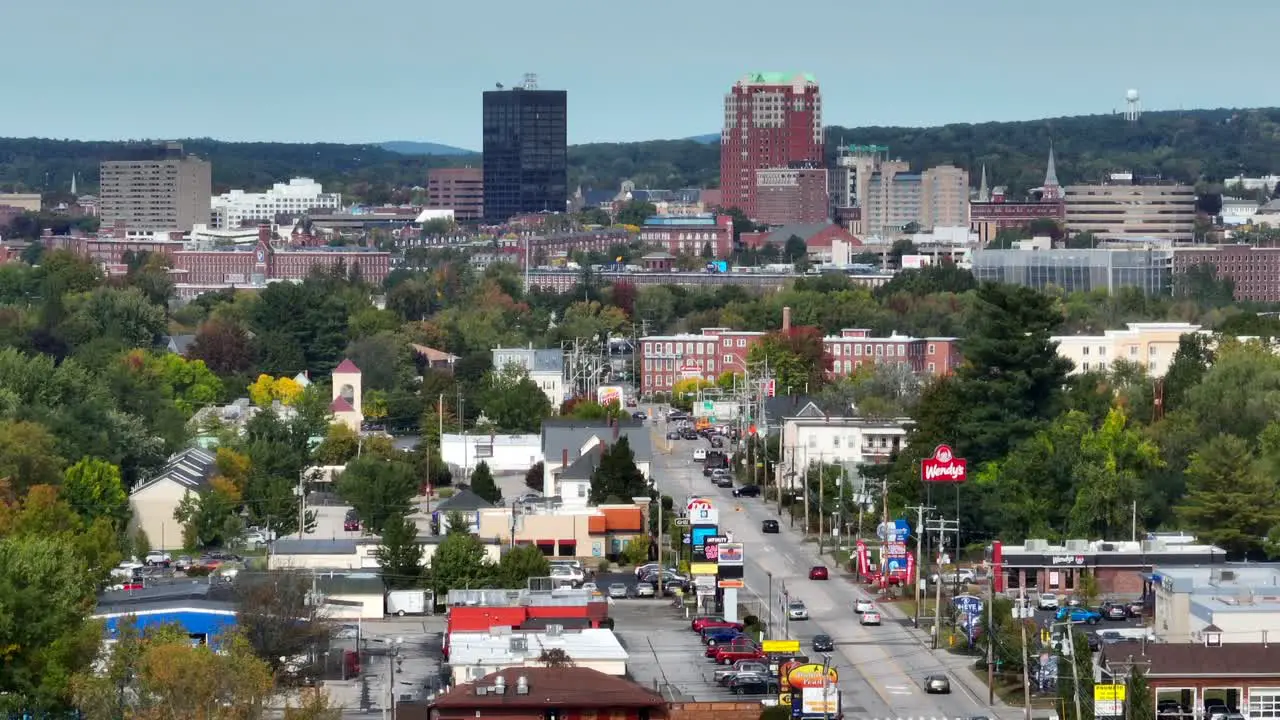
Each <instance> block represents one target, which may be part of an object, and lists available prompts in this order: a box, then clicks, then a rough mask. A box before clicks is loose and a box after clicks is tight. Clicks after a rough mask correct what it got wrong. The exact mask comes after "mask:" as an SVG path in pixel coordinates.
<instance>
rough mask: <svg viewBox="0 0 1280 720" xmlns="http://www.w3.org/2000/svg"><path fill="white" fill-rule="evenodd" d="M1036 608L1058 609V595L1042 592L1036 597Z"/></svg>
mask: <svg viewBox="0 0 1280 720" xmlns="http://www.w3.org/2000/svg"><path fill="white" fill-rule="evenodd" d="M1036 608H1037V609H1039V610H1057V609H1058V596H1057V595H1055V594H1053V593H1040V595H1038V596H1037V597H1036Z"/></svg>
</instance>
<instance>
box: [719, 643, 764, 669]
mask: <svg viewBox="0 0 1280 720" xmlns="http://www.w3.org/2000/svg"><path fill="white" fill-rule="evenodd" d="M711 657H713V658H715V661H716V663H717V664H719V665H732V664H734V663H735V662H737V661H739V660H763V659H764V651H763V650H761V649H760V646H759V645H756V644H755V643H740V644H730V645H718V646H716V652H715V654H714V655H712V656H711Z"/></svg>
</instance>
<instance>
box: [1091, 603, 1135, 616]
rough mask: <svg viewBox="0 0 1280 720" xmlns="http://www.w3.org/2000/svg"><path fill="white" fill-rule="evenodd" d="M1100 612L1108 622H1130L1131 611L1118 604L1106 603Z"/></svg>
mask: <svg viewBox="0 0 1280 720" xmlns="http://www.w3.org/2000/svg"><path fill="white" fill-rule="evenodd" d="M1098 612H1099V613H1100V614H1101V615H1102V617H1104V618H1106V619H1108V620H1128V619H1129V610H1128V608H1126V607H1125V606H1124V605H1122V604H1120V603H1118V602H1105V603H1103V604H1102V607H1101V608H1099V610H1098Z"/></svg>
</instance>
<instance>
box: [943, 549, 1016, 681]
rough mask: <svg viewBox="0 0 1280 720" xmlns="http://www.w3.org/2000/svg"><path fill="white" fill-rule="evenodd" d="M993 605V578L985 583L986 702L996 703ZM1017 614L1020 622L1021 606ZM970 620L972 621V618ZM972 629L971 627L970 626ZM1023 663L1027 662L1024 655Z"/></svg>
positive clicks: (958, 568)
mask: <svg viewBox="0 0 1280 720" xmlns="http://www.w3.org/2000/svg"><path fill="white" fill-rule="evenodd" d="M959 574H960V567H959V565H957V566H956V575H957V576H958V575H959ZM995 605H996V583H995V578H992V579H991V582H988V583H987V704H988V705H995V704H996V653H995V648H996V643H995V632H996V623H995V612H996V611H995ZM1014 614H1015V615H1017V616H1018V622H1019V623H1021V622H1022V607H1021V606H1019V607H1018V609H1017V611H1016V612H1015V613H1014ZM970 622H973V621H972V620H971V621H970ZM970 630H972V628H970ZM1022 664H1023V665H1026V664H1027V661H1026V659H1025V657H1024V659H1023V661H1022Z"/></svg>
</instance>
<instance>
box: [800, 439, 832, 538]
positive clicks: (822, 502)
mask: <svg viewBox="0 0 1280 720" xmlns="http://www.w3.org/2000/svg"><path fill="white" fill-rule="evenodd" d="M826 485H827V466H826V463H824V462H823V458H822V456H821V455H819V456H818V556H819V557H821V556H822V531H823V528H822V516H823V515H826V514H827V503H826V498H825V494H826V493H825V492H824V491H823V488H825V487H826ZM805 532H808V528H805Z"/></svg>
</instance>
